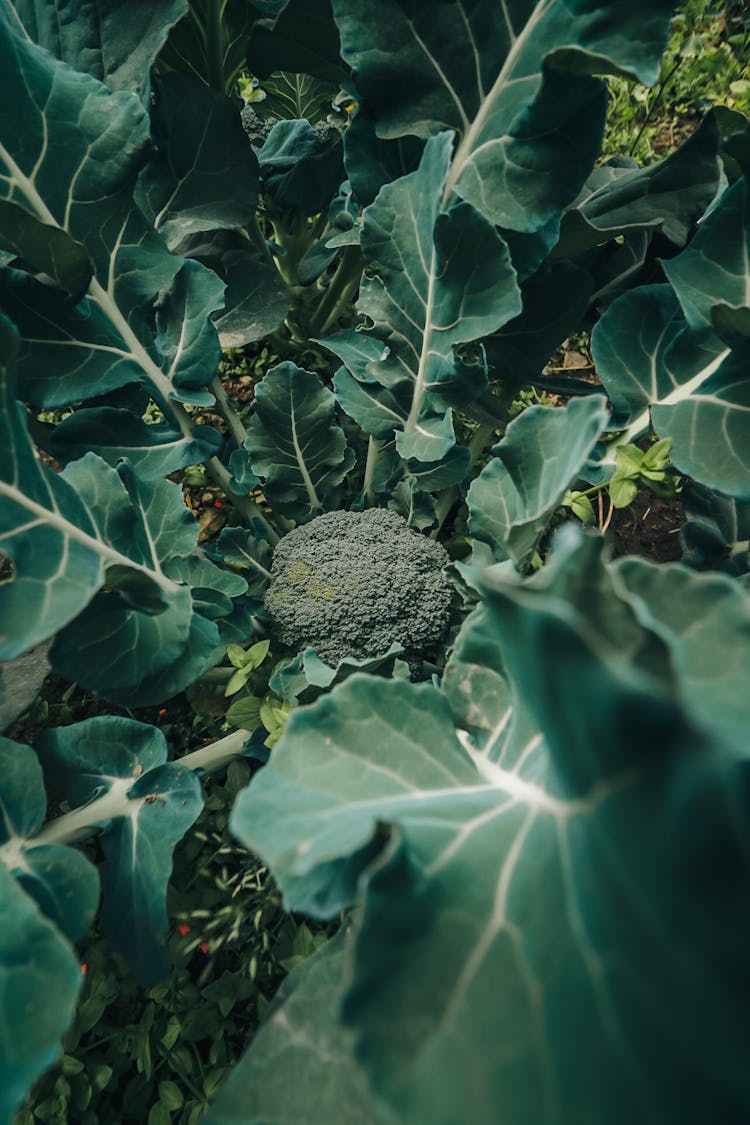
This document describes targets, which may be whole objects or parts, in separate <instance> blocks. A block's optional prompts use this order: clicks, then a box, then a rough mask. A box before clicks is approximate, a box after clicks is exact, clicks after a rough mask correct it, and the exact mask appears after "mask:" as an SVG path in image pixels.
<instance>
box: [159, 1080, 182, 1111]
mask: <svg viewBox="0 0 750 1125" xmlns="http://www.w3.org/2000/svg"><path fill="white" fill-rule="evenodd" d="M184 1100H185V1099H184V1098H183V1096H182V1094H181V1092H180V1088H179V1086H178V1085H177V1083H176V1082H172V1081H170V1080H169V1079H167V1080H165V1081H164V1082H160V1083H159V1101H160V1102H161V1103H162V1105H163V1106H164V1107H165V1109H168V1110H169V1111H170V1112H172V1113H173V1112H174V1111H175V1110H178V1109H181V1108H182V1104H183V1102H184ZM170 1120H171V1118H170Z"/></svg>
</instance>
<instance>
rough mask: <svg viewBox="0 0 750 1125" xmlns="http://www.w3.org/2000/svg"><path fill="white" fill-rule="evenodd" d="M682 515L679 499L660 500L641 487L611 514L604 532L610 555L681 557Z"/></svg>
mask: <svg viewBox="0 0 750 1125" xmlns="http://www.w3.org/2000/svg"><path fill="white" fill-rule="evenodd" d="M684 519H685V516H684V513H683V510H682V502H681V500H680V498H679V497H678V496H677V497H673V498H670V499H667V500H663V499H662V498H661V497H659V496H656V495H654V493H653V492H649V491H648V490H647V489H644V490H643V491H642V492H639V493H638V495H637V496H636V498H635V500H634V501H633V503H632V504H630V505H629V507H627V508H620V509H618V510H616V511H615V512H614V513H613V516H612V520H611V522H610V525H609V530H608V532H607V540H608V541H609V544H610V547H611V550H612V557H613V558H619V557H620V556H621V555H640V556H641V558H644V559H650V561H651V562H659V563H661V562H676V561H678V560H679V559H680V558H681V555H682V552H681V549H680V541H679V534H678V532H679V530H680V528H681V527H682V524H683V522H684Z"/></svg>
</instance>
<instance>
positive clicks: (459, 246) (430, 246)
mask: <svg viewBox="0 0 750 1125" xmlns="http://www.w3.org/2000/svg"><path fill="white" fill-rule="evenodd" d="M450 149H451V137H450V135H449V134H448V133H443V134H441V135H440V136H439V137H434V138H432V139H431V140H430V141H428V143H427V145H426V146H425V150H424V155H423V157H422V160H421V162H420V165H419V169H418V170H417V171H416V172H413V173H411V174H410V175H408V176H404V177H403V178H402V179H400V180H397V181H396V182H395V183H392V184H388V185H386V186H385V187H384V188H383V189H382V190H381V192H380V194H379V195H378V197H377V200H376V202H375V203H373V204H372V205H371V206H370V207H368V208H367V209H366V211H365V214H364V225H363V228H362V237H361V246H362V253H363V256H364V259H365V262H366V265H367V267H368V268H366V269H365V274H364V277H363V281H362V284H361V287H360V297H359V301H358V303H357V308H358V311H359V312H360V313H361V314H362V315H364V316H366V317H368V318H369V320H370V321H371V322H372V329H371V331H372V336H373V338H374V339H376V340H377V341H379V342H380V346H381V347H382V353H381V358H380V359H379V360H375V359H373V361H372V362H371V363H370V364H368V367H367V372H366V374H367V377H368V379H367V382H368V384H370V385H365V383H364V381H363V383H362V386H361V387H360V388H359V392H360V393H361V394H366V395H367V396H368V397H369V396H372V399H371V402H370V407H369V409H370V410H374V411H375V412H377V408H378V405H381V404H382V405H381V410H382V417H381V420H380V421H378V420H377V418H376V417H375V418H372V419H371V420H369V419H367V417H366V414H365V412H364V411H363V410H362V409H358V410H357V411H356V413H355V417H357V420H358V421H360V424H361V423H362V422H364V421H368V422H369V424H368V427H367V428H368V430H369V432H375V433H377V434H378V436H384V435H385V433H386V432H387V431H388V429H389V428H390V430H393V428H394V424H395V425H396V426H398V428H399V429H403V431H404V433H403V435H400V437H399V452H400V453H401V455H402V456H404V457H407V458H409V457H412V458H416V459H418V460H422V461H434V460H439V459H440V458H441V457H442V456H444V454H445V453H446V452H447V451H448V449H449V448H450V447H451V446H452V445H453V444H454V440H455V439H453V437H452V430H451V436H450V437H449V438H448V439H447V444H445V439H444V438H443V437H442V436H441V437H440V438H439V439H438V442H434V436H435V435H434V432H433V431H434V428H435V426H437V427H438V428H439V427H440V426H441V425H442V423H443V420H444V417H445V413H446V406H449V405H451V404H452V403H453V402H454V401H457V400H460V402H461V404H463V403H464V402H465V401H466V400H467V399H471V398H472V397H475V396H476V395H477V394H479V393H480V392H481V391H482V390H483V388H484V386H485V385H486V377H485V374H484V371H483V370H482V369H480V370H477V368H476V367H470V368H468V369H467V368H466V367H464V366H463V365H462V364H461V363H460V362H459V361H458V360H457V359H456V357H455V355H454V347H455V346H456V345H459V344H462V343H468V342H470V341H472V340H474V339H476V338H477V337H479V336H483V335H486V334H487V333H488V332H492V331H494V330H496V329H497V328H499V327H500V326H501V325H502V324H504V323H505V322H506V321H507V320H509V319H510V318H511V317H513V316H514V315H516V314H517V313H518V312H519V311H520V307H521V306H520V295H519V292H518V288H517V286H516V282H515V272H514V270H513V267H512V266H511V264H510V258H509V255H508V251H507V247H506V246H505V244H504V243H503V241H502V239H501V238H500V237H499V236H498V234H497V233H496V231H495V230H493V229H492V227H491V226H490V224H488V223H487V222H486V221H485V220H484V219H482V218H481V217H480V216H479V215H478V214H477V213H476V212H475V211H474V210H473V209H472V208H470V207H468V206H466V205H464V204H458V205H457V206H454V207H452V208H451V210H450V211H449V212H448V213H445V214H441V213H440V207H441V197H442V190H443V183H444V180H445V176H446V173H447V170H448V166H449V162H450ZM467 278H468V280H467ZM345 343H346V341H345ZM335 345H336V338H335V337H334V338H329V339H328V340H327V341H326V346H327V347H329V348H331V350H336V346H335ZM377 346H378V345H377V344H375V343H373V346H372V348H373V352H374V351H375V349H376V348H377ZM337 354H339V353H337ZM341 358H342V359H343V361H344V362H345V363H346V362H347V360H346V356H345V354H342V355H341ZM360 370H361V369H360ZM352 375H353V376H354V378H355V379H357V378H361V375H359V376H358V372H357V371H352ZM378 384H379V385H380V386H382V387H384V388H385V394H384V395H381V394H379V390H378V386H377V385H378ZM349 390H350V392H351V391H354V390H355V388H353V387H350V388H349ZM338 392H339V393H340V394H342V395H343V394H345V393H346V392H345V388H344V387H343V386H342V383H341V380H339V386H338ZM350 401H351V400H350V399H347V404H349V402H350ZM394 414H395V415H396V419H395V421H394ZM399 415H400V418H399ZM433 418H436V419H437V420H436V421H434V422H433ZM399 422H400V426H399ZM375 426H377V429H375V428H374V427H375Z"/></svg>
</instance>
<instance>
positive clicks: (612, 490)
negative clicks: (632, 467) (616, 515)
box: [609, 473, 638, 508]
mask: <svg viewBox="0 0 750 1125" xmlns="http://www.w3.org/2000/svg"><path fill="white" fill-rule="evenodd" d="M637 495H638V485H637V483H636V482H635V481H634V480H633V479H632V478H631V477H619V476H617V474H616V473H615V475H614V476H613V477H612V480H611V481H610V482H609V498H610V500H611V501H612V507H613V508H627V506H628V505H629V504H632V503H633V501H634V500H635V498H636V496H637Z"/></svg>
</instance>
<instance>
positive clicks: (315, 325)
mask: <svg viewBox="0 0 750 1125" xmlns="http://www.w3.org/2000/svg"><path fill="white" fill-rule="evenodd" d="M361 273H362V258H361V255H360V252H359V247H358V246H347V248H346V250H345V251H344V253H343V254H342V255H341V261H340V262H339V264H338V266H337V267H336V271H335V273H334V275H333V277H332V278H331V281H330V284H329V286H328V288H327V289H326V292H325V295H324V297H323V298H322V300H321V302H320V304H319V305H318V307H317V309H316V310H315V313H314V315H313V316H312V317H311V319H310V336H311V337H314V336H324V335H325V334H326V333H327V332H328V331H329V330H330V328H331V327H332V326H333V325H334V324H335V323H336V321H337V320H338V318H339V316H340V315H341V313H342V312H343V307H344V302H345V301H346V303H348V301H349V300H350V299H351V291H352V289H353V287H355V286H356V285H358V284H359V279H360V276H361Z"/></svg>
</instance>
